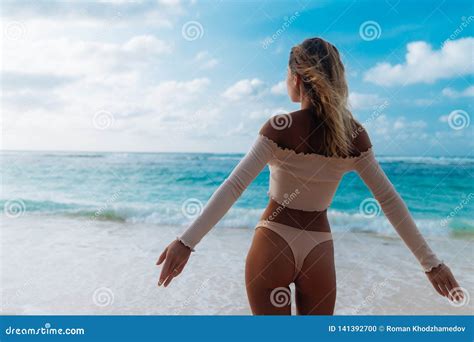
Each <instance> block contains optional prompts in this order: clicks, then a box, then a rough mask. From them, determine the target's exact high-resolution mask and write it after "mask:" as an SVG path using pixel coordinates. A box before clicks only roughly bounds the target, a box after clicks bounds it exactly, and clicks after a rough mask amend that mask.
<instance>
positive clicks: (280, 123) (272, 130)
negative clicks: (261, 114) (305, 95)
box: [259, 110, 308, 142]
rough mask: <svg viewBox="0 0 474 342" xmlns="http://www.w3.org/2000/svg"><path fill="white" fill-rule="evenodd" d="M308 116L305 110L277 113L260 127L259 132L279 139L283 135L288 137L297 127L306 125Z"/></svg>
mask: <svg viewBox="0 0 474 342" xmlns="http://www.w3.org/2000/svg"><path fill="white" fill-rule="evenodd" d="M307 118H308V116H307V113H305V110H296V111H294V112H288V113H283V112H282V113H278V114H275V115H273V116H272V117H271V118H269V119H268V120H267V121H266V122H265V123H264V124H263V126H262V127H261V129H260V132H259V133H260V134H261V135H264V136H266V137H267V138H270V139H272V140H273V141H277V142H278V141H280V140H281V138H283V137H288V136H289V135H291V133H292V132H293V133H294V131H299V130H300V129H299V127H300V126H301V127H307V122H305V120H307Z"/></svg>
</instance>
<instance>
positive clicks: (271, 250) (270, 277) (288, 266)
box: [245, 227, 295, 315]
mask: <svg viewBox="0 0 474 342" xmlns="http://www.w3.org/2000/svg"><path fill="white" fill-rule="evenodd" d="M294 270H295V265H294V259H293V253H292V252H291V249H290V247H289V246H288V244H287V243H286V241H285V240H284V239H283V238H282V237H280V236H279V235H278V234H277V233H275V232H273V231H271V230H270V229H267V228H264V227H259V228H257V229H256V230H255V234H254V237H253V240H252V245H251V247H250V250H249V253H248V255H247V258H246V263H245V283H246V288H247V296H248V299H249V303H250V307H251V309H252V313H253V314H254V315H290V314H291V292H290V288H289V287H288V285H289V284H290V283H291V282H292V280H293V279H292V278H293V276H294Z"/></svg>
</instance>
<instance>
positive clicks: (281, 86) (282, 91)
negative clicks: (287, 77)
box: [270, 81, 287, 95]
mask: <svg viewBox="0 0 474 342" xmlns="http://www.w3.org/2000/svg"><path fill="white" fill-rule="evenodd" d="M270 92H271V93H272V94H275V95H286V94H287V89H286V81H280V82H278V83H277V84H275V85H274V86H272V87H271V88H270Z"/></svg>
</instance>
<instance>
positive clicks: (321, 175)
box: [179, 134, 442, 272]
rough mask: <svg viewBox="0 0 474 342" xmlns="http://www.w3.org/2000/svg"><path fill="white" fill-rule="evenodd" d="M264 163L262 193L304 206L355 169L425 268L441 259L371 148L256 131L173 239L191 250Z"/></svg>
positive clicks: (314, 206) (316, 203)
mask: <svg viewBox="0 0 474 342" xmlns="http://www.w3.org/2000/svg"><path fill="white" fill-rule="evenodd" d="M267 164H268V165H269V167H270V186H269V191H268V195H269V196H270V197H271V198H272V199H273V200H275V201H276V202H278V203H280V204H281V205H282V206H285V207H288V208H292V209H298V210H305V211H322V210H324V209H327V208H328V207H329V205H330V204H331V201H332V199H333V197H334V194H335V192H336V189H337V187H338V185H339V182H340V180H341V178H342V176H343V175H344V174H345V173H346V172H348V171H352V170H355V171H356V172H357V173H358V174H359V175H360V177H361V178H362V180H363V181H364V183H365V184H366V185H367V186H368V187H369V189H370V190H371V192H372V194H373V195H374V197H375V199H376V200H377V201H378V202H379V203H380V206H381V208H382V210H383V212H384V214H385V216H386V217H387V218H388V220H389V221H390V223H391V224H392V225H393V227H394V228H395V230H396V231H397V233H398V234H399V235H400V237H401V238H402V239H403V241H404V242H405V244H406V245H407V246H408V248H409V249H410V250H411V251H412V253H413V254H414V255H415V257H416V258H417V259H418V261H419V262H420V264H421V266H422V267H423V269H424V270H425V272H428V271H430V270H431V269H432V268H433V267H436V266H438V265H440V264H441V263H442V261H440V260H439V259H438V258H437V257H436V255H435V254H434V253H433V252H432V250H431V249H430V247H429V246H428V244H427V243H426V241H425V239H424V238H423V236H422V235H421V234H420V232H419V230H418V229H417V227H416V224H415V222H414V220H413V218H412V216H411V215H410V213H409V211H408V209H407V206H406V205H405V203H404V201H403V200H402V199H401V197H400V196H399V194H398V193H397V192H396V190H395V189H394V187H393V185H392V183H391V182H390V180H389V179H388V178H387V176H386V175H385V173H384V172H383V170H382V168H381V167H380V165H379V163H378V162H377V160H376V159H375V156H374V152H373V149H372V148H369V149H368V150H367V151H366V152H362V153H361V154H360V155H358V156H356V157H347V158H342V157H326V156H323V155H319V154H315V153H297V152H295V151H294V150H292V149H288V148H282V147H280V146H279V145H277V143H276V142H274V141H273V140H271V139H270V138H268V137H266V136H264V135H262V134H259V135H258V136H257V138H256V140H255V142H254V144H253V146H252V147H251V149H250V151H249V152H248V153H247V154H246V155H245V157H244V158H243V159H242V160H241V161H240V162H239V164H238V165H237V166H236V167H235V169H234V170H233V171H232V173H231V174H230V175H229V177H227V179H226V180H225V181H224V182H223V183H222V184H221V186H220V187H219V188H218V189H217V190H216V191H215V192H214V194H213V195H212V196H211V198H210V199H209V201H208V202H207V204H206V206H205V208H204V209H203V211H202V212H201V214H200V215H199V216H198V217H197V218H196V220H195V221H194V222H193V223H192V224H191V225H190V227H189V228H188V229H187V230H186V231H185V232H184V233H183V235H182V236H181V237H179V240H180V241H181V242H183V243H184V244H185V245H186V246H188V247H190V248H191V249H192V250H194V247H195V246H196V245H197V244H198V243H199V241H200V240H201V239H202V238H203V237H204V236H205V235H206V234H207V233H208V232H209V231H210V230H211V229H212V228H213V227H214V226H215V225H216V224H217V222H218V221H219V220H220V219H221V218H222V217H223V216H224V215H225V214H226V213H227V211H228V210H229V209H230V208H231V206H232V205H233V204H234V203H235V201H236V200H237V199H238V198H239V197H240V195H241V194H242V192H243V191H244V190H245V189H246V188H247V187H248V186H249V184H250V183H251V182H252V181H253V180H254V179H255V178H256V177H257V175H258V174H259V173H260V172H261V171H262V169H263V168H264V167H265V165H267Z"/></svg>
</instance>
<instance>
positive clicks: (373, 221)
mask: <svg viewBox="0 0 474 342" xmlns="http://www.w3.org/2000/svg"><path fill="white" fill-rule="evenodd" d="M7 202H8V201H1V200H0V204H1V205H2V206H3V207H6V206H7ZM23 205H24V209H25V214H26V215H28V214H31V215H59V216H65V217H69V218H77V219H81V220H85V221H87V222H89V223H91V222H93V221H110V222H117V223H120V222H121V223H146V224H154V225H162V226H183V227H186V226H188V225H190V224H191V223H192V221H193V220H194V219H195V217H194V216H191V215H186V213H184V212H183V209H182V207H181V203H166V204H160V205H157V204H155V205H149V204H145V203H143V204H138V203H109V204H104V203H88V204H85V203H84V202H82V203H74V202H71V201H68V203H58V202H53V201H32V200H25V201H23ZM4 211H5V210H4ZM262 211H263V208H256V209H255V208H254V209H248V208H242V207H234V208H232V209H231V210H230V211H229V212H228V213H227V214H226V215H225V216H224V218H223V219H222V220H221V221H220V222H219V223H218V224H217V227H226V228H246V229H249V228H250V229H251V228H254V226H255V224H256V223H257V222H258V220H259V217H260V215H261V213H262ZM328 217H329V221H330V223H331V227H332V230H333V231H334V232H361V233H375V234H378V235H382V236H396V231H395V230H394V229H393V227H392V226H391V225H390V223H389V221H388V220H387V219H386V217H385V216H383V215H379V216H376V217H366V216H364V215H362V214H360V213H359V212H356V213H354V212H350V211H341V210H329V214H328ZM416 222H417V225H418V226H419V228H420V230H421V231H422V233H423V234H428V235H436V236H440V235H441V236H446V235H452V234H454V235H459V236H461V235H474V222H473V221H472V220H471V219H467V218H453V219H451V220H450V221H446V220H444V219H443V218H442V217H440V218H439V219H438V218H416Z"/></svg>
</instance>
